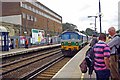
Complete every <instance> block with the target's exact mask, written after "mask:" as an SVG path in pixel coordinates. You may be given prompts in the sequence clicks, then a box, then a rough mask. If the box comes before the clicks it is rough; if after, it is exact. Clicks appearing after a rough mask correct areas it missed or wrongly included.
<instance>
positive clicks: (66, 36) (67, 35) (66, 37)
mask: <svg viewBox="0 0 120 80" xmlns="http://www.w3.org/2000/svg"><path fill="white" fill-rule="evenodd" d="M69 37H70V35H69V34H64V35H62V36H61V38H62V39H63V40H68V39H70V38H69Z"/></svg>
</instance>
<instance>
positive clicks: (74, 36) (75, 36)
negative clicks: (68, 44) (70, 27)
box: [70, 34, 79, 39]
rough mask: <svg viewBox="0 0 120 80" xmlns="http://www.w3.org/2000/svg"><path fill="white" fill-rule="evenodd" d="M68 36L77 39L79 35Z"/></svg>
mask: <svg viewBox="0 0 120 80" xmlns="http://www.w3.org/2000/svg"><path fill="white" fill-rule="evenodd" d="M70 38H71V39H79V37H78V35H77V34H71V36H70Z"/></svg>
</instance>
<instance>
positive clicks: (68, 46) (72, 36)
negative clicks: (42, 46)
mask: <svg viewBox="0 0 120 80" xmlns="http://www.w3.org/2000/svg"><path fill="white" fill-rule="evenodd" d="M60 37H61V51H62V53H63V54H64V56H74V55H75V54H76V53H77V52H78V51H79V50H80V49H81V48H82V47H83V46H85V45H86V44H87V36H86V35H83V34H81V33H79V32H77V31H65V32H63V33H62V34H61V35H60Z"/></svg>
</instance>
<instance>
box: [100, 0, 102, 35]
mask: <svg viewBox="0 0 120 80" xmlns="http://www.w3.org/2000/svg"><path fill="white" fill-rule="evenodd" d="M99 20H100V33H101V32H102V27H101V4H100V0H99Z"/></svg>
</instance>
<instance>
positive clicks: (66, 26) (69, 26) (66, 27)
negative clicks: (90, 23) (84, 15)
mask: <svg viewBox="0 0 120 80" xmlns="http://www.w3.org/2000/svg"><path fill="white" fill-rule="evenodd" d="M62 29H63V31H65V30H74V29H77V26H76V25H74V24H71V23H63V24H62Z"/></svg>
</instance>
